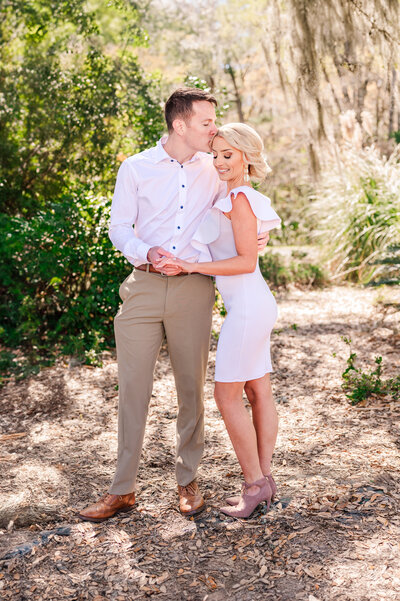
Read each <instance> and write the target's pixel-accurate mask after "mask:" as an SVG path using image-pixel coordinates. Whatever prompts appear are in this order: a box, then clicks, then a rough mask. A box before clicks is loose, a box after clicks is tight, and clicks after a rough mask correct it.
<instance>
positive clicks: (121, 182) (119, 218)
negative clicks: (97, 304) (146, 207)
mask: <svg viewBox="0 0 400 601" xmlns="http://www.w3.org/2000/svg"><path fill="white" fill-rule="evenodd" d="M137 213H138V200H137V184H136V181H135V172H134V169H133V167H132V166H131V165H129V163H128V161H124V162H123V163H122V165H121V166H120V168H119V170H118V175H117V181H116V184H115V190H114V196H113V200H112V204H111V219H110V227H109V230H108V235H109V237H110V240H111V242H112V243H113V245H114V246H115V248H117V249H118V250H119V251H121V252H122V254H123V255H124V257H125V258H126V259H127V260H128V261H129V263H133V262H134V261H141V262H142V263H147V262H148V259H147V253H148V252H149V250H150V248H151V247H150V245H149V244H146V243H145V242H143V240H141V239H140V238H138V237H137V236H135V234H134V232H133V228H132V226H133V225H134V223H135V221H136V218H137Z"/></svg>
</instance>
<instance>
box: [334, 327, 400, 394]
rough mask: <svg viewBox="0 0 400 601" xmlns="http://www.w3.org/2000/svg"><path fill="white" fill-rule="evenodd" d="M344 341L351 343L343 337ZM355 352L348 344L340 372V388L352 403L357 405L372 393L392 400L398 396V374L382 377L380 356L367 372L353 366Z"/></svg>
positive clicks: (399, 388)
mask: <svg viewBox="0 0 400 601" xmlns="http://www.w3.org/2000/svg"><path fill="white" fill-rule="evenodd" d="M343 340H344V342H345V343H346V344H348V345H349V346H350V345H351V340H350V339H349V338H343ZM356 359H357V354H356V353H354V352H352V350H351V346H350V355H349V357H348V359H347V367H346V369H345V370H344V372H343V373H342V379H343V383H342V389H343V390H344V391H345V393H346V397H347V398H348V399H349V400H350V402H351V404H352V405H357V404H358V403H360V402H361V401H365V400H366V399H368V398H369V397H371V396H372V395H378V396H386V395H389V396H391V397H392V398H393V400H397V399H399V397H400V375H398V376H397V377H395V378H389V379H387V380H383V379H382V370H383V366H382V357H375V368H374V369H372V370H369V371H367V372H363V371H362V370H361V369H360V368H357V367H355V361H356Z"/></svg>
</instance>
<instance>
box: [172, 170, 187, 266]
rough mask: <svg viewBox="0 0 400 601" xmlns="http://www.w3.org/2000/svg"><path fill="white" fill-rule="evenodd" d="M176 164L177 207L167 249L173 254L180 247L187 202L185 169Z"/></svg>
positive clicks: (175, 253)
mask: <svg viewBox="0 0 400 601" xmlns="http://www.w3.org/2000/svg"><path fill="white" fill-rule="evenodd" d="M177 165H178V169H179V172H178V207H177V210H176V215H175V222H174V231H173V235H172V240H171V244H170V248H169V251H170V252H171V253H173V254H174V255H177V252H178V249H179V248H180V241H181V237H182V234H183V230H184V211H185V207H186V202H187V178H186V170H185V169H184V167H183V165H180V164H179V163H177Z"/></svg>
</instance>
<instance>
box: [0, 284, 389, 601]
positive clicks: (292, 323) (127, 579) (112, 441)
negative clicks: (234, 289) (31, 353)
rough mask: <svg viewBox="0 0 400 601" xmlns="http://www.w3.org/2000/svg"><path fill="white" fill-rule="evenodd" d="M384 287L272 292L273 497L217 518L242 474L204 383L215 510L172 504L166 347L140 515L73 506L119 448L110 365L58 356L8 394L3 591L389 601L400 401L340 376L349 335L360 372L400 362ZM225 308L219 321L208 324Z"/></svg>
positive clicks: (204, 476)
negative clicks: (370, 393)
mask: <svg viewBox="0 0 400 601" xmlns="http://www.w3.org/2000/svg"><path fill="white" fill-rule="evenodd" d="M379 294H381V293H379V292H377V291H374V290H371V289H366V290H362V289H360V288H352V287H333V288H327V289H324V290H322V291H304V290H297V289H293V290H291V291H289V292H286V293H285V294H282V295H278V303H279V311H280V315H279V321H278V323H277V325H276V330H275V332H274V335H273V339H272V347H273V361H274V366H275V372H274V374H273V376H272V380H273V388H274V393H275V398H276V402H277V407H278V412H279V416H280V433H279V438H278V443H277V448H276V453H275V459H274V469H273V473H274V476H275V478H276V481H277V484H278V499H277V501H276V502H275V503H274V505H273V506H272V508H271V510H270V511H269V512H268V513H266V508H265V506H263V507H261V508H260V509H259V510H258V512H256V513H255V514H254V516H253V517H252V518H251V519H250V520H247V521H245V520H233V519H231V518H227V517H224V516H223V515H221V514H220V513H219V511H218V508H219V507H220V506H221V504H222V503H223V499H224V497H225V496H226V495H228V494H229V493H231V492H234V491H239V489H240V481H241V476H240V470H239V467H238V464H237V461H236V459H235V456H234V454H233V451H232V448H231V445H230V442H229V440H228V436H227V434H226V432H225V430H224V427H223V423H222V421H221V419H220V417H219V414H218V412H217V410H216V407H215V405H214V401H213V396H212V377H213V362H214V357H215V348H216V340H215V337H216V336H214V339H213V341H212V349H211V353H210V364H209V376H208V382H207V387H206V451H205V455H204V459H203V462H202V464H201V467H200V470H199V478H198V479H199V483H200V485H201V489H202V490H203V491H204V493H205V495H206V497H207V510H206V511H205V512H204V513H203V514H201V515H200V517H198V518H197V519H196V520H193V519H192V520H187V519H184V518H183V517H182V516H181V515H180V514H179V513H178V512H177V509H176V501H177V496H176V483H175V477H174V438H175V416H176V399H175V393H174V383H173V378H172V375H171V370H170V367H169V361H168V354H167V349H166V348H164V349H163V350H162V353H161V356H160V361H159V363H158V365H157V368H156V379H155V385H154V391H153V399H152V405H151V409H150V414H149V420H148V429H147V434H146V439H145V445H144V450H143V460H142V464H141V470H140V474H139V487H138V495H137V508H136V510H135V511H133V512H132V513H131V514H129V515H126V516H125V517H122V518H121V517H117V518H114V519H112V520H110V521H108V522H106V523H103V524H99V525H96V524H90V523H83V522H80V521H79V520H78V519H77V518H76V517H75V512H76V509H77V508H81V507H82V506H84V505H86V504H87V503H88V502H91V501H93V500H94V499H96V498H97V497H98V496H99V495H100V494H103V493H104V492H105V491H106V488H107V485H108V484H109V482H110V479H111V477H112V474H113V470H114V466H115V457H116V443H117V435H116V419H117V395H118V393H117V391H116V385H117V368H116V362H115V357H113V356H112V354H109V355H108V356H106V357H105V361H104V366H103V368H94V369H93V368H87V367H84V366H80V365H76V364H75V365H74V364H70V365H67V364H62V363H60V364H58V365H57V366H56V367H53V368H48V369H45V370H43V371H42V372H41V373H40V374H39V375H38V376H35V377H32V378H31V379H29V380H25V381H22V382H19V383H15V382H10V383H9V384H8V385H7V386H6V387H5V388H3V390H2V392H1V405H0V407H1V414H0V419H1V421H0V424H1V428H2V429H1V432H2V434H1V435H0V441H1V443H2V444H1V449H0V467H1V474H2V475H1V479H0V528H2V529H1V530H0V558H2V559H1V561H0V597H1V598H2V599H5V600H6V599H12V600H13V601H20V600H21V601H22V600H25V599H29V600H32V601H36V600H42V599H50V600H56V599H57V600H60V601H61V600H67V599H69V600H81V599H82V600H83V599H91V600H95V601H102V600H104V601H105V600H107V601H108V600H110V601H111V600H112V601H114V600H115V601H127V600H133V599H145V598H147V597H152V598H153V597H154V598H157V599H159V600H160V601H165V600H190V601H222V600H228V599H229V600H237V601H239V600H240V601H256V600H259V599H262V600H268V599H271V600H272V599H273V600H274V601H289V600H290V601H291V600H297V599H298V600H303V599H304V600H306V601H316V600H319V601H331V600H334V599H335V600H340V601H346V600H348V601H366V600H371V601H372V600H374V601H383V600H385V601H386V600H387V601H389V600H395V599H397V600H399V599H400V553H399V552H400V545H399V541H400V514H399V506H400V484H399V482H400V480H399V475H400V470H399V468H400V457H399V446H400V444H399V443H400V437H399V434H400V427H399V415H400V402H397V403H396V402H393V401H392V402H390V401H389V399H372V400H370V401H368V402H367V403H365V404H363V406H361V407H351V406H350V405H349V404H348V402H347V400H346V398H345V396H344V393H343V392H342V391H341V388H340V385H341V373H342V371H343V369H344V367H345V365H346V359H347V357H348V355H349V348H348V346H346V344H345V343H344V342H343V340H342V339H341V337H342V336H348V337H351V339H352V341H353V350H354V351H355V352H357V354H358V356H359V357H360V358H361V359H362V364H364V366H366V365H369V366H372V365H373V361H374V358H375V356H377V355H382V357H383V365H384V370H386V371H384V375H386V376H388V375H390V374H394V373H395V372H396V369H397V373H398V371H399V366H400V360H399V359H400V348H399V334H398V330H397V329H396V327H397V328H398V325H399V324H398V323H397V324H396V319H398V317H396V315H395V314H391V311H390V309H389V310H388V311H387V312H385V311H384V310H382V309H380V308H379V307H378V306H377V305H376V299H377V296H378V295H379ZM220 322H221V318H220V316H219V315H217V314H216V315H215V324H214V329H215V334H216V333H217V332H218V329H219V327H220Z"/></svg>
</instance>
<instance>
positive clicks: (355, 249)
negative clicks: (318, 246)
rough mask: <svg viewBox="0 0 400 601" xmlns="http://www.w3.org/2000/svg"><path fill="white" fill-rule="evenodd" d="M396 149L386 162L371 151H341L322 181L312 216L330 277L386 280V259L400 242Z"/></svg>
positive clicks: (399, 172) (399, 171) (399, 177)
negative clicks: (332, 275) (324, 250)
mask: <svg viewBox="0 0 400 601" xmlns="http://www.w3.org/2000/svg"><path fill="white" fill-rule="evenodd" d="M399 157H400V146H399V147H397V149H396V151H395V152H394V153H393V154H392V155H391V156H390V157H389V158H388V159H386V158H385V157H384V156H382V155H381V154H380V153H379V151H378V150H377V149H375V148H373V147H371V148H367V149H364V150H359V149H354V148H345V149H342V151H341V154H340V156H339V157H338V159H337V161H336V162H334V163H332V164H330V165H329V166H328V167H327V169H326V171H325V173H324V174H323V176H322V180H321V185H320V189H319V192H318V194H317V198H316V200H315V201H314V203H313V207H312V211H313V212H314V214H315V215H317V216H318V217H319V226H318V231H317V232H316V235H317V236H318V238H319V240H320V241H321V242H322V243H323V245H324V248H325V249H326V255H327V260H328V262H329V265H330V267H331V269H332V270H333V272H334V278H343V279H347V280H351V281H354V282H360V283H364V284H366V283H368V282H371V281H372V280H373V279H374V278H377V277H385V274H387V272H388V265H387V264H386V263H385V257H386V256H387V254H388V249H389V248H390V247H391V246H395V245H399V243H400V163H399Z"/></svg>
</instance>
